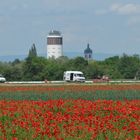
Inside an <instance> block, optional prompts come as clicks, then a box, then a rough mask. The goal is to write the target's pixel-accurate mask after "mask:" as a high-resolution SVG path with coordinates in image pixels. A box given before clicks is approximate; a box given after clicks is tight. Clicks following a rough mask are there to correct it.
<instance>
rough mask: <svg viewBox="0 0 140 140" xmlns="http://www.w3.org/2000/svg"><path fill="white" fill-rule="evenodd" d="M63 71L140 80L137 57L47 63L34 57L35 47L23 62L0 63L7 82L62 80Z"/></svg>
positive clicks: (63, 57) (41, 58)
mask: <svg viewBox="0 0 140 140" xmlns="http://www.w3.org/2000/svg"><path fill="white" fill-rule="evenodd" d="M66 70H76V71H82V72H83V73H84V75H85V77H86V79H89V80H91V79H95V78H97V77H99V76H100V77H102V76H103V75H106V76H108V77H109V78H110V79H137V80H139V79H140V56H139V55H131V56H130V55H127V54H123V55H122V56H113V57H109V58H106V59H105V60H102V61H96V60H90V61H87V60H85V59H84V58H83V57H80V56H79V57H76V58H72V59H69V58H68V57H66V56H62V57H59V58H57V59H53V58H52V59H47V58H45V57H41V56H38V55H37V52H36V48H35V45H34V44H33V46H32V47H31V49H30V50H29V54H28V57H27V58H25V59H24V60H19V59H15V60H14V61H12V62H0V74H2V75H3V76H4V77H5V78H6V79H7V81H42V80H45V79H46V80H62V79H63V73H64V71H66Z"/></svg>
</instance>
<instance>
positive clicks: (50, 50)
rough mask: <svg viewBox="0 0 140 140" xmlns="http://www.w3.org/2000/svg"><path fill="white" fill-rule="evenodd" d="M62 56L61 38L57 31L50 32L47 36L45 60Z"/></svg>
mask: <svg viewBox="0 0 140 140" xmlns="http://www.w3.org/2000/svg"><path fill="white" fill-rule="evenodd" d="M60 56H63V37H62V35H61V33H60V32H59V31H55V30H52V31H51V32H50V33H49V35H48V36H47V58H55V59H56V58H58V57H60Z"/></svg>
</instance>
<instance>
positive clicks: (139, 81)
mask: <svg viewBox="0 0 140 140" xmlns="http://www.w3.org/2000/svg"><path fill="white" fill-rule="evenodd" d="M5 83H6V84H64V83H68V82H65V81H7V82H5ZM70 83H71V82H70ZM72 83H75V82H72ZM85 83H89V84H90V83H140V80H110V81H101V82H95V81H94V80H93V81H92V80H90V81H85Z"/></svg>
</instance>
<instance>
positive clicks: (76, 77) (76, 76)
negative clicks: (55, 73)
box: [63, 71, 85, 82]
mask: <svg viewBox="0 0 140 140" xmlns="http://www.w3.org/2000/svg"><path fill="white" fill-rule="evenodd" d="M63 80H64V81H66V82H85V77H84V75H83V72H81V71H65V72H64V75H63Z"/></svg>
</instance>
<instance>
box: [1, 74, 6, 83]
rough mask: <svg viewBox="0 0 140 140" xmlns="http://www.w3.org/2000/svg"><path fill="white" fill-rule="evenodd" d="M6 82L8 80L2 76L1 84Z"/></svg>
mask: <svg viewBox="0 0 140 140" xmlns="http://www.w3.org/2000/svg"><path fill="white" fill-rule="evenodd" d="M4 82H6V78H5V77H3V76H2V75H1V74H0V83H4Z"/></svg>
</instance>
